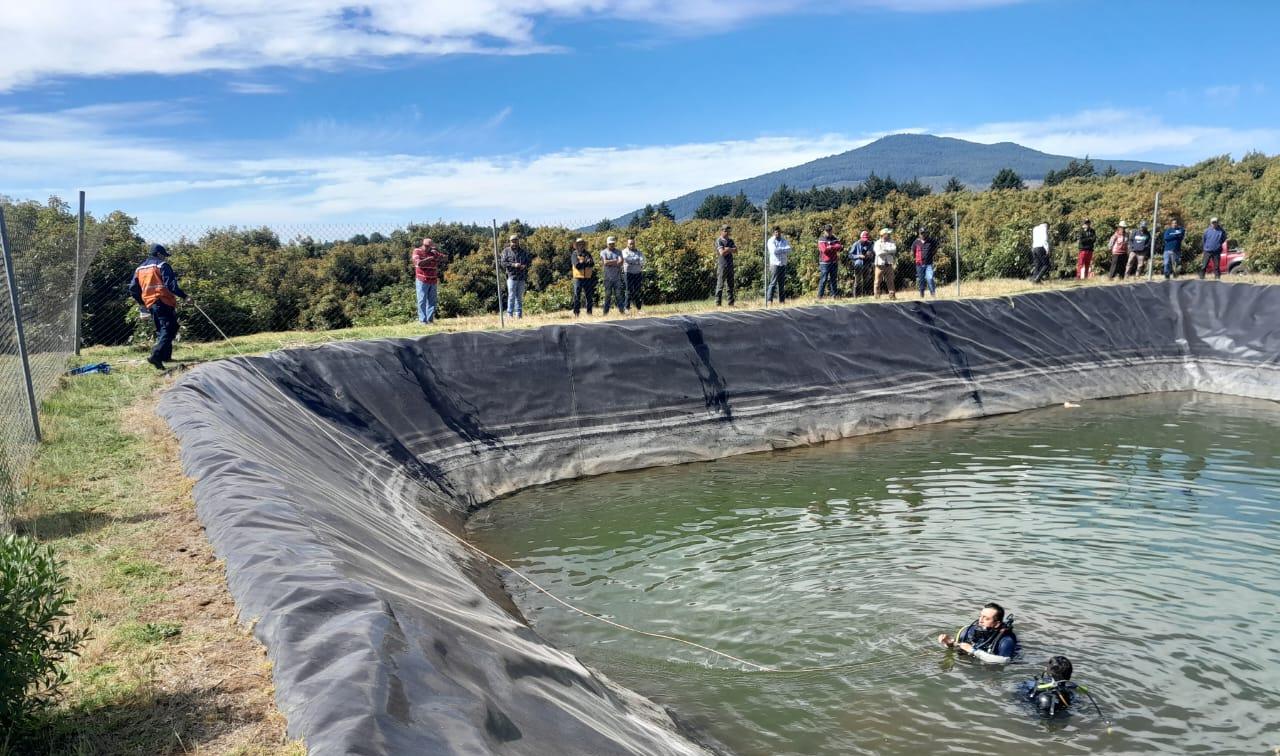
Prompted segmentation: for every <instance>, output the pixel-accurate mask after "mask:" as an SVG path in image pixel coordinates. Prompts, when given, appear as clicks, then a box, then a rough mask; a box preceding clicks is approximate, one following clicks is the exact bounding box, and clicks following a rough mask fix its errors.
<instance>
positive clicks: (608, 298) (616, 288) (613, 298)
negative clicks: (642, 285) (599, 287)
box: [587, 273, 627, 315]
mask: <svg viewBox="0 0 1280 756" xmlns="http://www.w3.org/2000/svg"><path fill="white" fill-rule="evenodd" d="M610 302H612V303H615V304H617V305H618V309H619V310H621V311H622V312H626V311H627V290H626V289H625V288H623V284H622V274H621V273H619V274H618V277H617V278H608V277H606V278H605V279H604V314H605V315H608V314H609V303H610ZM587 312H591V310H587Z"/></svg>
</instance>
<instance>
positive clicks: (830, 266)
mask: <svg viewBox="0 0 1280 756" xmlns="http://www.w3.org/2000/svg"><path fill="white" fill-rule="evenodd" d="M839 267H840V264H839V263H837V262H820V263H818V299H822V294H823V292H824V291H825V290H826V289H827V287H828V286H830V288H831V296H833V297H838V296H840V292H839V291H838V290H837V289H836V273H837V271H838V270H839Z"/></svg>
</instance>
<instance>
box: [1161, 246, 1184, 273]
mask: <svg viewBox="0 0 1280 756" xmlns="http://www.w3.org/2000/svg"><path fill="white" fill-rule="evenodd" d="M1180 257H1182V255H1181V254H1180V253H1179V251H1178V250H1176V249H1166V250H1165V251H1164V277H1165V278H1169V277H1170V276H1172V275H1174V274H1175V273H1176V272H1177V267H1178V258H1180Z"/></svg>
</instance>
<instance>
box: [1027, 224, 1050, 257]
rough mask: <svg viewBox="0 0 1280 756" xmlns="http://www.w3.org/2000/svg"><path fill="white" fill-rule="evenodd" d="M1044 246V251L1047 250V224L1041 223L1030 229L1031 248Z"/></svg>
mask: <svg viewBox="0 0 1280 756" xmlns="http://www.w3.org/2000/svg"><path fill="white" fill-rule="evenodd" d="M1036 247H1044V251H1045V252H1048V251H1049V224H1048V223H1041V224H1040V225H1038V226H1036V227H1035V228H1033V229H1031V248H1032V249H1035V248H1036Z"/></svg>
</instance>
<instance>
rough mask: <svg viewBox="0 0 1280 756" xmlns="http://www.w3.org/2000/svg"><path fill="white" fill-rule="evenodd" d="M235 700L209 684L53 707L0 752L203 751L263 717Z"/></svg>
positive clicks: (35, 754)
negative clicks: (99, 702) (64, 708)
mask: <svg viewBox="0 0 1280 756" xmlns="http://www.w3.org/2000/svg"><path fill="white" fill-rule="evenodd" d="M236 704H237V702H236V696H235V695H234V694H232V693H230V692H228V691H226V690H224V689H222V688H219V687H218V686H213V687H210V688H202V689H198V690H194V691H184V692H180V693H161V694H148V693H135V694H132V695H129V696H127V697H125V698H122V699H121V700H117V701H114V702H111V703H106V704H103V705H101V706H95V707H86V708H81V709H73V710H68V711H53V712H50V713H48V714H46V715H44V717H43V718H42V719H41V720H40V721H39V722H38V723H37V724H36V726H34V727H33V728H32V729H31V730H30V731H29V732H28V733H27V735H26V736H25V738H24V739H23V740H22V741H21V742H19V743H11V744H10V746H9V750H8V752H7V753H6V752H5V751H4V750H3V749H0V756H9V754H14V755H16V754H32V755H33V756H38V755H42V754H94V755H95V756H98V755H102V756H107V755H108V754H181V753H203V752H205V751H206V750H207V749H208V748H210V747H211V746H210V744H211V743H212V742H213V741H215V740H216V739H217V738H219V737H220V736H222V735H225V734H227V733H229V732H231V731H233V730H236V729H239V728H242V727H244V726H245V725H247V724H248V725H252V724H254V723H256V722H261V721H263V717H262V716H261V712H255V711H252V710H251V707H244V706H237V705H236ZM214 748H215V750H216V749H217V748H216V746H215V747H214Z"/></svg>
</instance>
